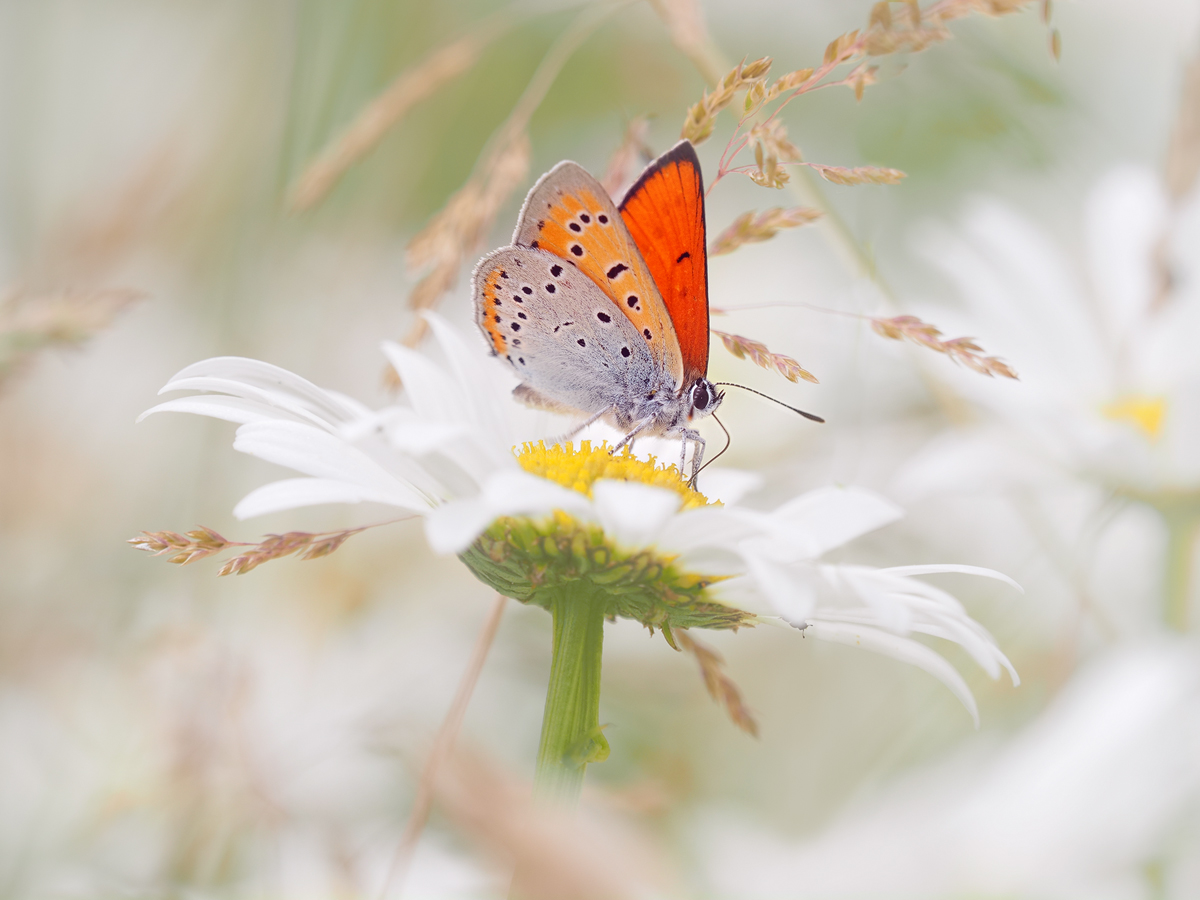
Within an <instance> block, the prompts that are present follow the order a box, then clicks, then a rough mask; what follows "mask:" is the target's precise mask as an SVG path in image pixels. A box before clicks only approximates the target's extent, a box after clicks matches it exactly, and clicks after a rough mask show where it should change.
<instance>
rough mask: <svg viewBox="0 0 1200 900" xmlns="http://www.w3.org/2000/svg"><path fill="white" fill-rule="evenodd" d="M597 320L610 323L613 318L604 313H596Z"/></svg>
mask: <svg viewBox="0 0 1200 900" xmlns="http://www.w3.org/2000/svg"><path fill="white" fill-rule="evenodd" d="M596 318H597V319H599V320H600V321H601V322H604V323H608V322H611V321H612V316H610V315H609V314H608V313H604V312H598V313H596Z"/></svg>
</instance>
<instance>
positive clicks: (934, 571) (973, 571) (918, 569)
mask: <svg viewBox="0 0 1200 900" xmlns="http://www.w3.org/2000/svg"><path fill="white" fill-rule="evenodd" d="M879 571H880V572H887V573H888V574H890V575H901V576H904V577H907V576H909V575H938V574H940V573H942V572H957V573H959V574H961V575H978V576H979V577H981V578H994V579H995V580H996V581H1003V582H1004V583H1005V584H1008V585H1012V586H1013V587H1014V588H1016V589H1017V590H1018V591H1020V592H1021V593H1022V594H1023V593H1025V588H1023V587H1021V585H1019V584H1017V583H1016V582H1015V581H1013V580H1012V579H1011V578H1009V577H1008V576H1007V575H1005V574H1004V573H1003V572H997V571H996V570H995V569H985V568H984V567H982V566H956V565H951V564H933V565H926V566H891V567H889V568H886V569H880V570H879Z"/></svg>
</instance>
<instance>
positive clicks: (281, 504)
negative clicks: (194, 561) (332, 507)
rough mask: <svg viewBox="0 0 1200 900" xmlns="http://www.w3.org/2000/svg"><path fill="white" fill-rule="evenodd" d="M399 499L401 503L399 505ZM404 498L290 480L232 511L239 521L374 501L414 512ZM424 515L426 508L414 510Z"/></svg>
mask: <svg viewBox="0 0 1200 900" xmlns="http://www.w3.org/2000/svg"><path fill="white" fill-rule="evenodd" d="M397 500H399V501H400V502H397ZM406 500H407V498H405V497H402V496H401V497H393V496H390V495H388V494H386V493H380V492H376V491H371V490H369V489H367V488H364V487H362V486H361V485H357V484H350V483H349V482H346V481H336V480H334V479H331V478H289V479H286V480H284V481H274V482H271V483H270V484H264V485H263V486H262V487H260V488H256V489H255V490H253V491H251V492H250V493H249V494H247V495H246V496H245V497H243V498H242V500H241V502H240V503H238V505H237V506H235V507H234V508H233V514H234V516H236V517H237V518H239V519H250V518H253V517H254V516H264V515H266V514H267V513H273V512H280V511H281V510H285V509H297V508H299V507H302V506H320V505H321V504H325V503H362V502H364V501H371V502H375V503H386V504H388V505H390V506H399V507H401V508H402V509H412V507H411V506H409V505H408V504H407V502H406ZM414 511H415V512H424V511H425V510H423V509H417V510H414Z"/></svg>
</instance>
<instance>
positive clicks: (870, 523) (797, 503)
mask: <svg viewBox="0 0 1200 900" xmlns="http://www.w3.org/2000/svg"><path fill="white" fill-rule="evenodd" d="M903 515H904V510H902V509H901V508H900V507H898V506H897V505H896V504H894V503H892V502H891V501H890V500H885V499H884V498H883V497H880V496H879V495H878V494H874V493H872V492H871V491H867V490H863V489H862V488H856V487H827V488H819V489H818V490H815V491H809V492H808V493H807V494H803V495H801V496H799V497H797V498H796V499H795V500H791V501H789V502H788V503H785V504H784V505H783V506H781V507H779V509H777V510H775V512H774V513H772V514H771V516H770V518H771V519H772V520H773V521H774V523H775V527H776V535H777V537H778V538H779V539H780V540H782V541H783V542H785V543H786V544H787V545H788V546H790V547H792V548H794V549H796V550H797V551H798V552H799V553H800V554H801V555H802V556H803V557H804V558H808V559H812V558H814V557H817V556H820V555H821V554H822V553H825V552H826V551H828V550H832V549H833V548H834V547H840V546H841V545H842V544H844V543H846V542H847V541H850V540H853V539H854V538H856V537H858V536H859V535H862V534H866V533H867V532H869V531H874V530H875V529H876V528H881V527H882V526H884V525H887V524H889V523H891V522H895V521H896V520H897V519H899V518H901V517H902V516H903Z"/></svg>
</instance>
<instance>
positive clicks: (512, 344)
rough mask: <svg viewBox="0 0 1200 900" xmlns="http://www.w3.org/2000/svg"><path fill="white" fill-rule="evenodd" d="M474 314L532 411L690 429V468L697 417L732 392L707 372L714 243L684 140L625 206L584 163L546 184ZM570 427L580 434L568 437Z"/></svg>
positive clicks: (481, 275)
mask: <svg viewBox="0 0 1200 900" xmlns="http://www.w3.org/2000/svg"><path fill="white" fill-rule="evenodd" d="M472 281H473V291H474V304H475V321H476V323H477V324H478V326H479V328H480V329H481V330H482V332H483V334H484V336H485V338H486V339H487V341H488V343H489V345H490V347H491V352H492V354H493V355H495V356H499V357H501V358H502V359H503V360H504V361H505V362H506V363H507V364H508V365H510V366H511V367H512V369H513V371H514V372H516V374H517V376H518V377H519V378H520V379H521V383H520V384H519V385H518V386H517V387H516V389H515V390H514V391H513V395H514V396H515V397H516V398H517V399H518V400H520V401H521V402H523V403H525V404H526V405H528V406H533V407H535V408H539V409H546V410H551V411H553V412H559V413H566V414H573V415H576V416H583V417H586V419H585V421H583V422H582V423H581V424H580V425H579V426H578V427H577V428H576V429H575V430H574V431H573V432H572V434H574V433H578V431H580V430H582V429H583V428H585V427H586V426H588V425H590V424H591V423H592V422H595V421H597V420H601V419H603V420H605V421H607V422H609V423H610V424H612V425H613V426H615V427H616V428H618V429H620V430H621V431H622V432H623V433H624V435H625V437H624V438H623V439H622V440H621V441H620V442H619V443H618V444H617V445H616V446H615V447H614V448H613V451H614V452H616V451H617V450H620V449H621V448H622V447H624V446H625V445H626V444H628V443H629V442H630V441H632V440H633V439H634V438H636V437H638V436H647V437H649V436H663V437H671V436H675V437H679V438H680V439H681V448H680V458H679V470H680V472H681V473H682V472H683V468H684V461H685V459H686V455H687V448H688V444H689V443H691V444H692V445H693V446H694V447H695V451H694V453H693V454H692V469H691V475H692V478H693V479H695V477H696V475H697V474H698V473H699V471H700V465H701V462H702V460H703V458H704V439H703V438H702V437H701V436H700V433H699V432H698V431H696V430H695V429H694V428H692V427H691V423H692V422H693V421H694V420H696V419H698V418H702V417H704V416H707V415H711V414H712V413H713V411H714V410H716V408H717V407H718V406H720V405H721V400H722V399H723V398H724V396H725V395H724V393H723V392H719V391H718V390H717V389H716V387H715V386H714V385H713V383H712V382H710V381H709V380H708V378H707V377H706V376H707V372H708V341H709V332H708V251H707V244H706V235H705V225H704V181H703V177H702V176H701V173H700V160H699V159H698V158H697V157H696V150H695V148H694V147H693V146H692V145H691V143H690V142H688V141H686V140H684V141H680V142H679V143H678V144H676V145H675V146H674V147H673V148H672V149H671V150H669V151H668V152H667V153H665V154H663V155H662V156H660V157H659V158H658V159H656V160H654V162H652V163H651V164H650V165H649V166H647V167H646V169H645V171H644V172H642V174H641V176H640V177H639V178H638V179H637V181H636V182H635V183H634V184H633V186H632V187H631V188H630V189H629V191H628V192H627V193H626V194H625V197H624V199H623V200H622V201H621V203H620V205H619V206H618V205H616V204H614V203H613V201H612V199H611V198H610V197H609V195H608V192H607V191H606V190H605V189H604V187H602V186H601V184H600V183H599V182H598V181H597V180H596V179H595V178H593V177H592V176H591V175H590V174H588V172H587V171H586V170H585V169H583V168H582V167H581V166H579V165H577V164H576V163H573V162H561V163H559V164H558V165H557V166H555V167H554V168H553V169H551V170H550V171H549V172H548V173H546V174H545V175H543V176H542V177H541V179H539V180H538V182H537V183H536V184H535V185H534V186H533V188H532V190H530V192H529V196H528V197H527V198H526V199H525V205H524V206H523V207H522V208H521V213H520V215H519V217H518V219H517V228H516V231H515V232H514V233H513V238H512V245H511V246H509V247H502V248H500V249H499V250H496V251H494V252H493V253H490V254H488V255H487V256H485V257H484V258H483V259H482V260H480V262H479V264H478V265H477V266H476V267H475V272H474V275H473V277H472ZM568 436H569V435H568Z"/></svg>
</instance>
